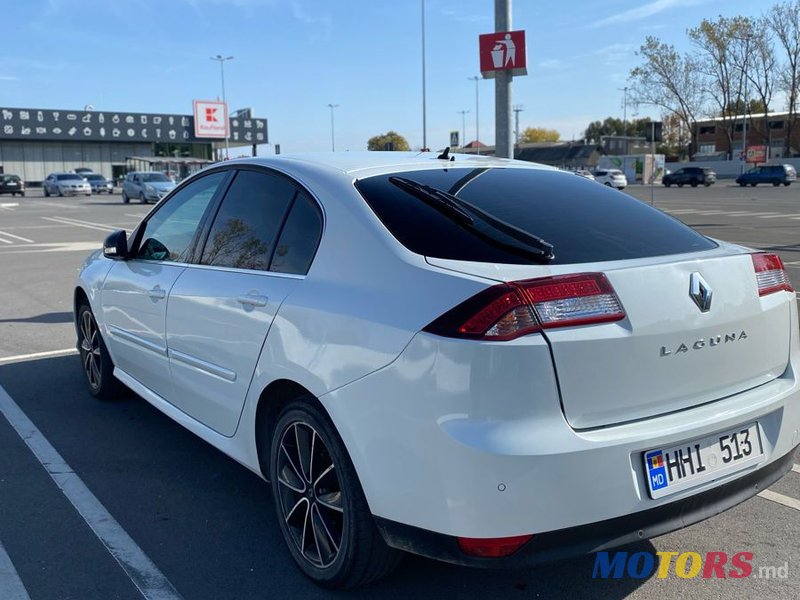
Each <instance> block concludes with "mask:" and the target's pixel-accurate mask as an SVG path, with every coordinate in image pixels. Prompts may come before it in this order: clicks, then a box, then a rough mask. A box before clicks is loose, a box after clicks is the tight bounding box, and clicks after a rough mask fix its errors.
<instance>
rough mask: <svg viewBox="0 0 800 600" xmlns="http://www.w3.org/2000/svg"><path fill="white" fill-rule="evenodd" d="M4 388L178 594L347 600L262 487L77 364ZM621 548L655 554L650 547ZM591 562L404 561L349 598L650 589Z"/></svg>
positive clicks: (22, 374)
mask: <svg viewBox="0 0 800 600" xmlns="http://www.w3.org/2000/svg"><path fill="white" fill-rule="evenodd" d="M0 385H2V386H3V387H4V388H5V389H6V391H7V392H8V393H9V394H10V395H11V397H12V398H13V399H14V400H15V401H16V402H17V404H18V405H19V406H20V408H22V410H23V411H24V412H25V413H26V414H27V415H28V417H29V418H30V419H31V420H32V421H33V422H34V423H35V424H36V426H37V427H38V428H39V429H40V430H41V432H42V433H43V434H44V435H45V437H47V439H48V440H49V441H50V443H51V444H52V445H53V446H54V447H55V448H56V450H58V452H59V453H60V454H61V455H62V456H63V457H64V459H65V460H66V461H67V463H69V465H70V466H71V467H72V469H74V471H75V472H76V473H77V474H78V475H79V476H80V477H81V478H82V479H83V481H84V482H85V483H86V485H87V486H88V487H89V489H90V490H91V491H92V492H93V493H94V495H95V496H96V497H97V498H98V499H99V500H100V502H101V503H102V504H103V505H104V506H105V507H106V508H107V509H108V510H109V512H110V513H111V514H112V515H113V516H114V517H115V518H116V519H117V521H118V522H119V523H120V524H121V525H122V527H123V528H124V529H125V530H126V531H127V532H128V533H129V534H130V535H131V537H132V538H133V539H134V540H135V541H136V542H137V543H138V544H139V546H141V548H142V549H143V550H144V552H145V553H146V554H147V555H148V556H149V557H150V558H151V559H152V560H153V562H155V564H156V565H157V566H158V567H159V569H161V571H162V572H163V573H164V574H165V575H166V576H167V577H168V578H169V579H170V581H171V582H172V583H173V585H174V586H175V587H176V588H177V589H178V591H179V592H180V593H181V594H182V595H183V597H185V598H192V599H200V600H202V599H213V600H219V599H223V598H237V599H241V598H298V599H300V598H330V597H344V596H345V594H343V593H340V592H339V593H334V592H328V591H325V590H322V589H319V588H317V587H316V586H314V585H313V584H312V583H310V582H309V581H308V580H307V579H306V578H305V577H303V575H302V574H301V573H300V572H299V570H298V569H297V568H296V566H295V565H294V563H293V562H292V559H291V557H290V555H289V553H288V551H287V550H286V548H285V546H284V542H283V539H282V537H281V533H280V529H279V527H278V524H277V521H276V517H275V512H274V510H275V509H274V505H273V502H272V496H271V493H270V490H269V486H268V484H267V483H265V482H264V481H263V480H261V479H260V478H259V477H257V476H256V475H254V474H253V473H251V472H250V471H249V470H247V469H245V468H244V467H242V466H241V465H239V464H238V463H236V462H235V461H233V460H231V459H229V458H227V457H226V456H225V455H223V454H222V453H221V452H219V451H217V450H215V449H214V448H212V447H211V446H210V445H208V444H206V443H205V442H203V441H202V440H200V439H199V438H197V437H196V436H194V435H193V434H191V433H189V432H188V431H187V430H185V429H183V428H182V427H181V426H180V425H178V424H177V423H175V422H173V421H172V420H171V419H169V418H168V417H166V416H164V415H163V414H162V413H160V412H159V411H157V410H156V409H155V408H153V407H152V406H151V405H150V404H148V403H147V402H145V401H144V400H142V399H140V398H139V397H138V396H136V395H135V394H133V393H132V392H129V391H128V392H125V393H123V394H122V395H121V396H120V397H119V398H118V399H116V400H114V401H110V402H102V401H98V400H95V399H94V398H92V397H91V396H90V395H89V393H88V392H87V391H86V388H85V383H84V380H83V372H82V370H81V365H80V359H79V358H78V357H77V356H74V355H73V356H66V357H59V358H52V359H46V360H38V361H28V362H21V363H14V364H8V365H3V366H0ZM586 498H587V502H590V501H591V499H590V494H587V496H586ZM627 549H628V550H629V551H633V552H637V551H638V552H641V551H643V552H650V553H654V552H655V548H654V546H653V545H652V544H651V543H650V542H642V543H638V544H635V545H633V546H631V547H629V548H627ZM593 565H594V556H585V557H581V558H577V559H573V560H569V561H562V562H558V563H553V564H549V565H544V566H540V567H536V568H532V569H525V570H514V571H508V570H479V569H469V568H465V567H458V566H454V565H450V564H445V563H440V562H437V561H433V560H428V559H424V558H420V557H416V556H407V557H405V560H404V561H403V563H402V564H401V565H400V567H399V568H398V570H397V571H396V572H394V573H393V574H392V575H390V576H389V577H387V578H385V579H383V580H381V581H379V582H376V583H374V584H372V585H370V586H368V587H365V588H363V589H358V590H352V591H349V592H346V597H348V598H359V599H362V598H363V599H367V598H369V599H374V598H390V599H401V598H402V599H407V598H429V597H430V598H434V597H435V598H445V597H446V598H448V599H450V598H537V597H549V598H565V599H570V600H572V599H574V598H589V597H591V598H608V599H611V600H614V599H616V598H624V597H626V596H628V595H629V594H631V593H632V592H633V591H634V590H635V589H637V588H638V587H640V586H641V585H643V584H644V583H645V581H646V580H645V579H642V580H637V579H632V578H629V577H625V578H623V579H619V580H612V579H592V569H593ZM98 577H102V574H101V573H98ZM87 594H88V595H86V596H85V598H86V600H90V599H91V598H92V596H91V595H90V591H89V590H87Z"/></svg>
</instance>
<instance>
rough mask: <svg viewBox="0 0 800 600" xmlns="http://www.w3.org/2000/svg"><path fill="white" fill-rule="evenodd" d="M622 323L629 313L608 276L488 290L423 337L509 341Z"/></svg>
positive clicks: (561, 278) (535, 281) (536, 281)
mask: <svg viewBox="0 0 800 600" xmlns="http://www.w3.org/2000/svg"><path fill="white" fill-rule="evenodd" d="M624 318H625V311H624V310H623V308H622V305H621V304H620V302H619V299H618V298H617V295H616V293H615V292H614V289H613V288H612V287H611V284H610V283H609V281H608V279H607V278H606V276H605V275H603V274H602V273H581V274H579V275H561V276H557V277H543V278H541V279H528V280H525V281H516V282H512V283H502V284H500V285H496V286H493V287H490V288H489V289H487V290H484V291H482V292H480V293H479V294H476V295H475V296H473V297H472V298H470V299H468V300H466V301H464V302H462V303H461V304H459V305H458V306H456V307H455V308H453V309H452V310H450V311H448V312H446V313H445V314H444V315H442V316H441V317H439V318H438V319H436V320H435V321H433V322H432V323H431V324H430V325H428V326H427V327H426V328H425V331H427V332H428V333H435V334H437V335H442V336H446V337H458V338H467V339H483V340H493V341H505V340H512V339H514V338H517V337H519V336H521V335H525V334H528V333H534V332H537V331H540V330H541V329H549V328H553V327H567V326H576V325H588V324H591V323H605V322H611V321H619V320H620V319H624Z"/></svg>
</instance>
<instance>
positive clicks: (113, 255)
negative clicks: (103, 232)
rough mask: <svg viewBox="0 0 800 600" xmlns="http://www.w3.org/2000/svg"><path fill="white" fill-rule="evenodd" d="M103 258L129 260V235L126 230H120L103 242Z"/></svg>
mask: <svg viewBox="0 0 800 600" xmlns="http://www.w3.org/2000/svg"><path fill="white" fill-rule="evenodd" d="M103 256H105V257H106V258H110V259H112V260H127V259H128V258H129V256H128V234H127V233H125V230H124V229H119V230H117V231H115V232H114V233H112V234H110V235H109V236H108V237H107V238H106V240H105V241H104V242H103Z"/></svg>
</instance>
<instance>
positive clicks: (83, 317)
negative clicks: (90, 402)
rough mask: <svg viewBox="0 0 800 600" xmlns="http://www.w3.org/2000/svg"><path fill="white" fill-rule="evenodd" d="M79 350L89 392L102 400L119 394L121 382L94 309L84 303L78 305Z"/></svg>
mask: <svg viewBox="0 0 800 600" xmlns="http://www.w3.org/2000/svg"><path fill="white" fill-rule="evenodd" d="M77 326H78V327H77V328H78V352H79V354H80V357H81V365H82V366H83V374H84V375H85V376H86V383H87V384H88V387H89V393H90V394H91V395H92V396H94V397H95V398H99V399H101V400H110V399H112V398H116V397H117V396H119V393H120V390H121V384H120V382H119V380H118V379H117V378H116V377H114V363H113V362H112V361H111V356H110V355H109V354H108V349H107V348H106V344H105V342H104V341H103V336H102V335H100V329H98V327H97V321H95V318H94V314H93V313H92V309H91V308H90V307H89V305H88V304H86V303H83V304H81V305H80V306H79V307H78V315H77Z"/></svg>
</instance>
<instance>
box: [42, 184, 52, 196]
mask: <svg viewBox="0 0 800 600" xmlns="http://www.w3.org/2000/svg"><path fill="white" fill-rule="evenodd" d="M42 187H44V197H45V198H49V197H50V192H49V191H47V186H46V185H45V186H42Z"/></svg>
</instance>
